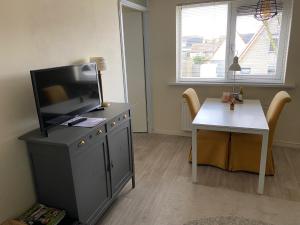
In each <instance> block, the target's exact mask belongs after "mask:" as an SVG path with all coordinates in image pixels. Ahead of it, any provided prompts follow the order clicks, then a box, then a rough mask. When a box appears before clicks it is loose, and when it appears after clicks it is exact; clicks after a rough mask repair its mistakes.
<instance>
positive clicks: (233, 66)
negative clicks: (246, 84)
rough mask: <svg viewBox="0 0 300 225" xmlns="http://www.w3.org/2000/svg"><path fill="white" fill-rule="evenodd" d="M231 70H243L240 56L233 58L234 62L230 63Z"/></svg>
mask: <svg viewBox="0 0 300 225" xmlns="http://www.w3.org/2000/svg"><path fill="white" fill-rule="evenodd" d="M229 71H241V66H240V64H239V57H237V56H235V57H234V58H233V63H232V64H231V65H230V67H229Z"/></svg>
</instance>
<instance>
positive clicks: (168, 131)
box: [152, 129, 192, 137]
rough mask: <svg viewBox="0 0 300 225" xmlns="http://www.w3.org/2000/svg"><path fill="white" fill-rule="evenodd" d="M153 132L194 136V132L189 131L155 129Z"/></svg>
mask: <svg viewBox="0 0 300 225" xmlns="http://www.w3.org/2000/svg"><path fill="white" fill-rule="evenodd" d="M152 133H154V134H165V135H174V136H184V137H192V133H191V132H188V131H176V130H160V129H153V130H152Z"/></svg>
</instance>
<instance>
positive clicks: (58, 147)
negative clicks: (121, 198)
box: [20, 103, 135, 225]
mask: <svg viewBox="0 0 300 225" xmlns="http://www.w3.org/2000/svg"><path fill="white" fill-rule="evenodd" d="M85 116H88V117H101V118H106V119H107V120H106V122H105V123H103V124H100V125H99V126H97V127H94V128H82V127H66V126H57V127H55V128H53V129H51V130H50V131H49V137H43V136H42V135H41V134H40V131H39V130H34V131H31V132H29V133H27V134H25V135H23V136H21V137H20V139H21V140H24V141H25V142H26V145H27V148H28V152H29V155H30V159H31V163H32V172H33V177H34V181H35V188H36V194H37V198H38V201H39V202H40V203H43V204H46V205H48V206H52V207H57V208H61V209H65V210H66V212H67V214H68V216H70V217H72V218H74V219H78V220H79V221H80V222H82V223H86V224H91V225H93V224H95V223H96V222H97V220H98V219H99V218H100V217H101V215H102V214H103V213H104V212H105V210H106V209H107V208H108V207H109V206H110V205H111V204H112V202H113V200H114V199H115V198H116V196H117V194H118V193H119V192H120V191H121V189H122V188H123V187H124V186H125V184H126V183H127V182H128V181H129V180H130V179H131V180H132V186H133V188H134V186H135V177H134V176H135V175H134V156H133V150H132V133H131V118H130V107H129V105H128V104H124V103H112V104H111V106H109V107H108V108H106V109H105V110H103V111H97V112H92V113H88V114H85Z"/></svg>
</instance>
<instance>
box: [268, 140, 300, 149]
mask: <svg viewBox="0 0 300 225" xmlns="http://www.w3.org/2000/svg"><path fill="white" fill-rule="evenodd" d="M273 145H274V146H278V147H288V148H296V149H300V143H296V142H290V141H280V140H275V141H274V142H273Z"/></svg>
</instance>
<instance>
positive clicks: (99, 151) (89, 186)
mask: <svg viewBox="0 0 300 225" xmlns="http://www.w3.org/2000/svg"><path fill="white" fill-rule="evenodd" d="M77 151H81V152H80V154H77V155H76V156H74V158H73V160H72V166H73V171H74V172H73V173H74V186H75V192H76V201H77V210H78V215H79V220H80V222H83V223H89V222H90V220H91V219H94V217H96V216H97V215H98V214H99V212H100V211H101V210H102V209H103V207H105V205H106V203H107V202H108V200H109V199H110V186H109V176H108V175H109V174H108V172H107V169H108V167H107V166H108V163H107V162H108V161H107V160H108V159H107V145H106V140H105V136H104V137H103V138H102V139H98V140H97V142H94V143H91V144H88V146H84V147H82V148H81V149H80V148H79V149H77Z"/></svg>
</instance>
